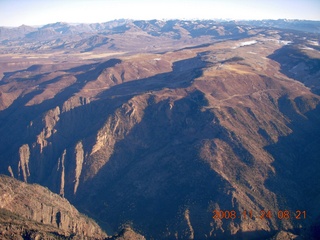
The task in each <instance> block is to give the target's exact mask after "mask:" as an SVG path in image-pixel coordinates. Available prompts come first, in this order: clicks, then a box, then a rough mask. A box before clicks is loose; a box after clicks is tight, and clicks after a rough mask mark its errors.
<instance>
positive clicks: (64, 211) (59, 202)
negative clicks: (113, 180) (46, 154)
mask: <svg viewBox="0 0 320 240" xmlns="http://www.w3.org/2000/svg"><path fill="white" fill-rule="evenodd" d="M0 194H1V195H0V204H1V206H0V211H1V214H0V236H1V239H58V238H59V239H71V238H72V239H105V238H106V237H107V235H106V234H105V233H104V232H103V231H102V230H101V228H100V227H99V226H98V225H97V224H96V223H95V222H94V221H93V220H92V219H90V218H88V217H86V216H84V215H82V214H80V213H79V212H78V211H77V210H76V209H75V208H74V207H73V206H72V205H71V204H70V203H69V202H68V201H67V200H66V199H63V198H61V197H60V196H58V195H57V194H54V193H52V192H50V191H49V190H48V189H46V188H44V187H42V186H40V185H35V184H34V185H30V184H27V183H24V182H20V181H18V180H16V179H14V178H11V177H7V176H4V175H1V176H0Z"/></svg>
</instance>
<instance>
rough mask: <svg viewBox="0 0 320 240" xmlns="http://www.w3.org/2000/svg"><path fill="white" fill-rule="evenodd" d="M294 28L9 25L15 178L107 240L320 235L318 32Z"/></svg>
mask: <svg viewBox="0 0 320 240" xmlns="http://www.w3.org/2000/svg"><path fill="white" fill-rule="evenodd" d="M280 23H281V22H277V23H276V25H275V26H273V24H275V22H273V21H270V22H268V23H266V22H263V23H259V22H254V23H252V22H247V23H246V22H234V21H229V22H217V21H211V20H196V21H186V20H168V21H158V20H150V21H132V20H117V21H112V22H108V23H104V24H79V25H71V24H67V23H55V24H48V25H45V26H43V27H39V28H34V27H28V26H21V27H19V28H0V78H1V80H0V162H1V164H0V173H1V174H5V175H8V176H10V177H12V178H9V177H4V176H3V177H1V179H3V180H2V181H4V182H11V183H10V184H16V185H21V186H22V184H24V185H23V186H24V187H23V188H24V189H25V191H26V192H25V194H24V195H25V196H24V197H26V196H28V197H29V198H34V197H36V196H34V194H31V192H35V191H36V192H37V191H38V192H39V195H40V194H41V193H40V192H43V191H44V192H47V194H48V195H49V196H53V193H55V195H54V196H55V197H54V198H55V199H56V202H57V203H55V204H53V205H54V206H61V209H62V208H63V207H66V206H68V208H71V207H70V203H72V204H73V205H74V206H75V207H76V208H77V209H78V210H79V211H80V212H82V213H84V214H86V215H87V216H89V217H90V218H92V219H94V220H95V221H96V222H97V224H99V226H100V227H101V228H102V229H103V231H104V232H105V233H103V231H102V230H101V231H100V230H92V231H91V227H84V229H86V231H88V233H89V232H90V234H91V235H90V236H93V235H92V234H99V238H101V239H104V238H106V237H107V235H108V236H112V235H113V236H114V237H115V239H117V238H116V236H117V234H118V233H119V232H121V231H122V234H123V235H125V234H126V235H127V239H143V238H146V239H272V238H273V239H281V236H282V235H286V234H287V236H291V237H292V236H295V237H301V238H305V239H316V237H317V236H319V234H320V230H319V229H320V210H319V208H318V202H319V201H320V181H319V179H318V172H319V170H320V162H319V156H320V151H319V146H320V142H319V139H320V128H319V126H320V125H319V123H320V107H319V104H320V96H319V93H320V90H319V89H320V88H319V86H320V85H319V79H320V48H319V31H318V32H317V30H316V29H319V28H316V27H314V26H317V27H319V24H318V23H317V22H315V23H314V24H313V25H312V24H309V25H308V26H309V27H310V29H309V28H308V31H305V32H303V31H301V29H300V28H301V24H302V23H301V22H299V24H300V25H290V26H300V27H299V29H290V27H287V25H281V24H284V23H281V24H280ZM286 24H289V23H286ZM303 26H304V25H303ZM298 30H299V31H298ZM13 178H16V179H18V180H20V181H23V182H25V183H19V184H18V183H17V182H15V180H14V179H13ZM27 183H31V184H35V183H36V184H39V185H42V186H44V187H46V188H47V189H46V190H43V188H42V187H40V186H38V185H31V186H33V187H30V188H32V189H33V188H34V189H35V190H30V191H31V192H27V190H28V188H29V187H27V186H29V185H27ZM6 185H7V184H2V188H1V194H2V195H1V196H2V198H3V200H1V202H0V204H2V205H3V204H4V203H5V202H6V201H8V199H11V198H12V196H11V195H10V194H9V195H10V196H11V197H10V196H9V195H8V192H7V190H6ZM40 188H41V190H40ZM49 190H50V192H49ZM4 192H5V193H6V194H7V195H4ZM51 192H53V193H51ZM56 194H58V195H60V196H58V195H56ZM4 196H5V197H4ZM21 198H22V197H21ZM14 199H15V201H18V199H17V198H14ZM23 199H24V198H23ZM23 199H22V200H23ZM66 199H67V200H68V201H69V202H70V203H69V202H68V201H67V200H66ZM23 201H24V200H23ZM39 201H40V202H41V200H39ZM21 204H22V203H21ZM42 204H45V203H44V202H43V203H42ZM41 206H42V205H41ZM38 207H39V205H38V206H37V207H36V208H33V209H34V210H33V211H35V212H37V214H35V216H34V217H33V220H34V219H38V217H40V216H41V214H40V213H39V212H41V211H40V209H38ZM48 209H49V208H48ZM48 209H47V210H48ZM57 209H58V208H57V207H55V208H54V210H52V211H53V212H52V211H51V210H50V211H51V212H50V211H49V210H48V211H49V212H50V214H51V215H52V214H53V215H52V216H54V215H55V216H57V211H58V210H57ZM16 210H17V209H16ZM47 210H46V212H47V214H43V216H44V219H43V221H44V222H46V221H49V220H48V219H51V218H50V216H51V215H50V214H49V212H48V211H47ZM1 211H3V213H1V214H0V215H1V216H6V214H8V213H7V212H6V211H13V209H8V208H3V207H1ZM43 211H44V210H43ZM59 211H62V210H59ZM72 211H73V212H75V211H77V210H72ZM216 211H219V214H218V215H215V214H214V213H215V212H216ZM285 211H286V212H285ZM18 212H19V211H17V212H14V214H19V213H18ZM22 212H24V210H21V211H20V215H21V214H22ZM231 212H232V216H231V215H230V213H231ZM220 213H222V215H221V214H220ZM244 213H245V215H244ZM284 213H285V215H284ZM10 214H11V213H10ZM77 214H78V213H77ZM223 214H224V216H223ZM228 214H229V215H228ZM63 216H64V215H63ZM76 216H77V217H72V218H70V220H68V221H69V223H68V224H67V225H68V226H65V225H63V227H62V228H58V230H57V226H46V227H48V228H49V227H50V228H54V229H55V230H50V232H52V231H53V232H57V233H58V234H62V233H61V232H59V231H69V230H70V229H69V227H70V228H71V229H72V228H74V226H75V223H74V222H78V223H77V224H78V225H79V226H80V225H81V221H82V220H78V215H76ZM20 217H24V218H25V217H26V216H23V215H21V216H20ZM72 219H73V220H72ZM75 219H76V220H75ZM79 219H80V217H79ZM38 220H39V219H38ZM39 221H40V222H41V220H39ZM66 221H67V220H66ZM90 221H91V220H90ZM49 222H50V221H49ZM55 223H56V222H54V221H53V225H54V224H55ZM30 224H31V223H30ZM50 224H51V223H49V225H50ZM92 224H93V225H92V226H97V228H94V229H98V225H95V223H92ZM2 225H3V224H1V226H2ZM51 225H52V224H51ZM122 229H124V230H122ZM126 229H127V231H125V230H126ZM80 232H81V231H80ZM63 234H64V236H66V235H67V233H63ZM63 234H62V235H63ZM104 234H105V235H104ZM106 234H107V235H106ZM69 236H70V235H69ZM277 236H278V238H277ZM95 237H96V238H97V239H98V235H96V236H95ZM288 239H290V238H289V237H288Z"/></svg>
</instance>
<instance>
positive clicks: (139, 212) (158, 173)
mask: <svg viewBox="0 0 320 240" xmlns="http://www.w3.org/2000/svg"><path fill="white" fill-rule="evenodd" d="M203 106H207V101H206V99H205V97H204V94H203V93H202V92H200V91H198V90H195V91H194V92H191V93H190V94H189V95H188V96H187V97H185V98H183V99H181V100H178V101H175V103H174V106H173V107H172V109H171V110H170V105H169V102H168V101H167V100H165V101H162V102H159V103H156V102H154V101H153V98H152V97H150V99H149V106H148V107H147V109H146V110H145V111H144V117H143V119H142V121H141V122H140V123H139V124H137V125H136V126H135V127H134V128H133V129H132V130H131V132H130V134H128V135H127V136H126V137H125V139H123V140H121V141H119V142H117V143H116V145H115V150H114V153H113V155H112V156H111V158H110V160H109V161H108V162H107V163H106V164H105V165H104V167H103V168H102V169H101V170H100V172H99V173H98V174H97V175H96V176H95V177H94V179H92V180H89V181H87V182H85V183H83V185H81V186H80V187H79V192H78V194H77V196H76V198H75V199H74V200H73V201H74V203H75V204H76V205H77V207H79V208H80V209H81V210H82V211H84V212H86V213H87V214H89V215H90V216H91V217H93V218H94V219H95V220H97V221H98V222H99V223H100V224H101V226H103V227H106V226H107V224H108V225H111V226H112V228H113V229H114V230H116V229H117V227H118V226H120V225H121V224H126V223H132V224H133V227H134V229H139V230H140V231H141V234H142V235H144V236H146V237H147V239H175V237H174V234H172V233H175V232H178V234H179V237H180V238H181V239H187V238H188V231H189V230H188V225H187V222H186V220H185V217H184V214H185V211H186V209H189V210H190V219H191V222H192V227H193V229H194V231H195V239H205V235H206V234H207V235H208V234H209V233H210V231H211V230H212V229H211V228H210V222H211V221H212V211H213V207H214V203H218V204H219V206H220V208H221V209H232V208H233V204H234V203H233V200H232V196H231V195H229V194H227V192H228V191H233V190H234V189H233V188H232V187H231V185H230V184H229V183H228V182H227V181H226V180H224V179H223V178H222V177H221V176H220V175H219V174H218V173H216V172H215V171H213V170H212V169H211V168H210V166H209V165H208V164H207V163H206V162H204V161H203V160H202V159H201V158H200V156H199V150H200V148H201V146H202V143H203V141H204V140H207V139H214V138H218V139H221V140H223V141H225V142H226V143H228V144H230V145H231V146H232V148H234V149H235V152H236V154H240V155H242V154H243V151H242V150H243V149H241V146H238V145H237V143H236V140H235V139H233V138H232V134H231V135H230V134H229V132H228V131H227V130H226V129H224V128H223V127H222V126H221V125H220V124H219V123H215V124H213V122H214V121H213V120H215V121H218V119H217V118H216V117H215V115H214V114H213V113H212V112H210V111H202V110H201V109H202V107H203ZM168 111H171V114H170V117H169V115H168V114H167V113H168ZM239 171H240V170H239ZM210 203H212V205H210ZM239 221H240V220H238V219H236V220H235V222H237V223H239ZM229 223H230V221H229V220H225V221H224V224H225V225H228V224H229ZM225 225H224V226H225ZM170 232H171V234H170ZM226 232H228V230H226ZM189 233H190V232H189ZM215 234H216V235H212V237H211V238H210V237H209V239H226V236H227V239H242V238H237V237H236V236H232V235H231V233H229V234H228V233H227V234H226V233H223V232H222V231H220V230H216V231H215ZM270 234H271V233H267V232H263V231H261V232H259V231H257V232H253V233H243V235H241V237H243V236H246V237H250V238H248V239H259V238H260V239H261V238H263V237H264V236H270ZM254 236H255V238H254ZM251 237H252V238H251Z"/></svg>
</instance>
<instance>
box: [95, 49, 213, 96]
mask: <svg viewBox="0 0 320 240" xmlns="http://www.w3.org/2000/svg"><path fill="white" fill-rule="evenodd" d="M206 64H207V63H206V62H204V61H203V60H202V58H201V56H200V55H198V56H196V57H194V58H190V59H186V60H181V61H178V62H175V63H174V64H173V67H172V71H171V72H168V73H162V74H158V75H155V76H152V77H148V78H145V79H140V80H134V81H130V82H124V83H122V84H119V85H116V86H113V87H110V88H109V89H107V90H106V91H104V92H102V93H101V94H100V95H99V97H101V98H110V97H116V96H126V95H127V96H133V95H138V94H142V93H145V92H150V91H158V90H161V89H164V88H169V89H175V88H186V87H188V86H190V85H191V84H192V81H193V80H194V79H195V78H197V77H200V76H201V74H202V68H204V67H205V66H206Z"/></svg>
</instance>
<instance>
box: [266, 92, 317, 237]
mask: <svg viewBox="0 0 320 240" xmlns="http://www.w3.org/2000/svg"><path fill="white" fill-rule="evenodd" d="M279 107H280V110H281V112H283V113H284V114H285V115H286V116H287V117H288V118H289V119H292V121H291V123H290V124H289V127H290V129H291V130H292V133H291V134H289V135H288V136H285V137H280V138H279V140H278V142H277V143H275V144H272V145H269V146H267V147H265V149H266V150H267V151H268V152H269V153H270V154H271V155H272V156H273V158H274V162H273V167H274V168H275V174H270V177H269V179H268V180H267V181H266V186H267V187H268V188H269V189H270V190H271V191H272V192H274V193H275V194H276V195H277V200H278V203H279V207H280V208H283V209H288V210H290V211H292V215H295V211H296V210H300V211H307V218H306V219H304V218H301V219H294V217H293V220H292V222H293V223H294V226H295V227H298V226H299V225H302V226H304V227H307V228H308V230H307V232H306V234H310V232H311V230H310V227H311V226H312V225H313V224H315V222H316V219H319V217H320V212H319V205H318V201H319V197H320V195H319V193H320V181H319V172H320V161H319V159H320V148H319V146H320V127H319V126H320V106H319V105H318V107H317V108H316V109H314V110H311V111H309V112H307V113H305V114H304V116H301V115H300V114H298V113H297V111H296V109H295V108H294V101H291V100H289V99H286V98H285V97H284V98H282V99H280V100H279ZM279 221H280V220H279ZM318 227H319V226H318ZM312 231H313V230H312Z"/></svg>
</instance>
